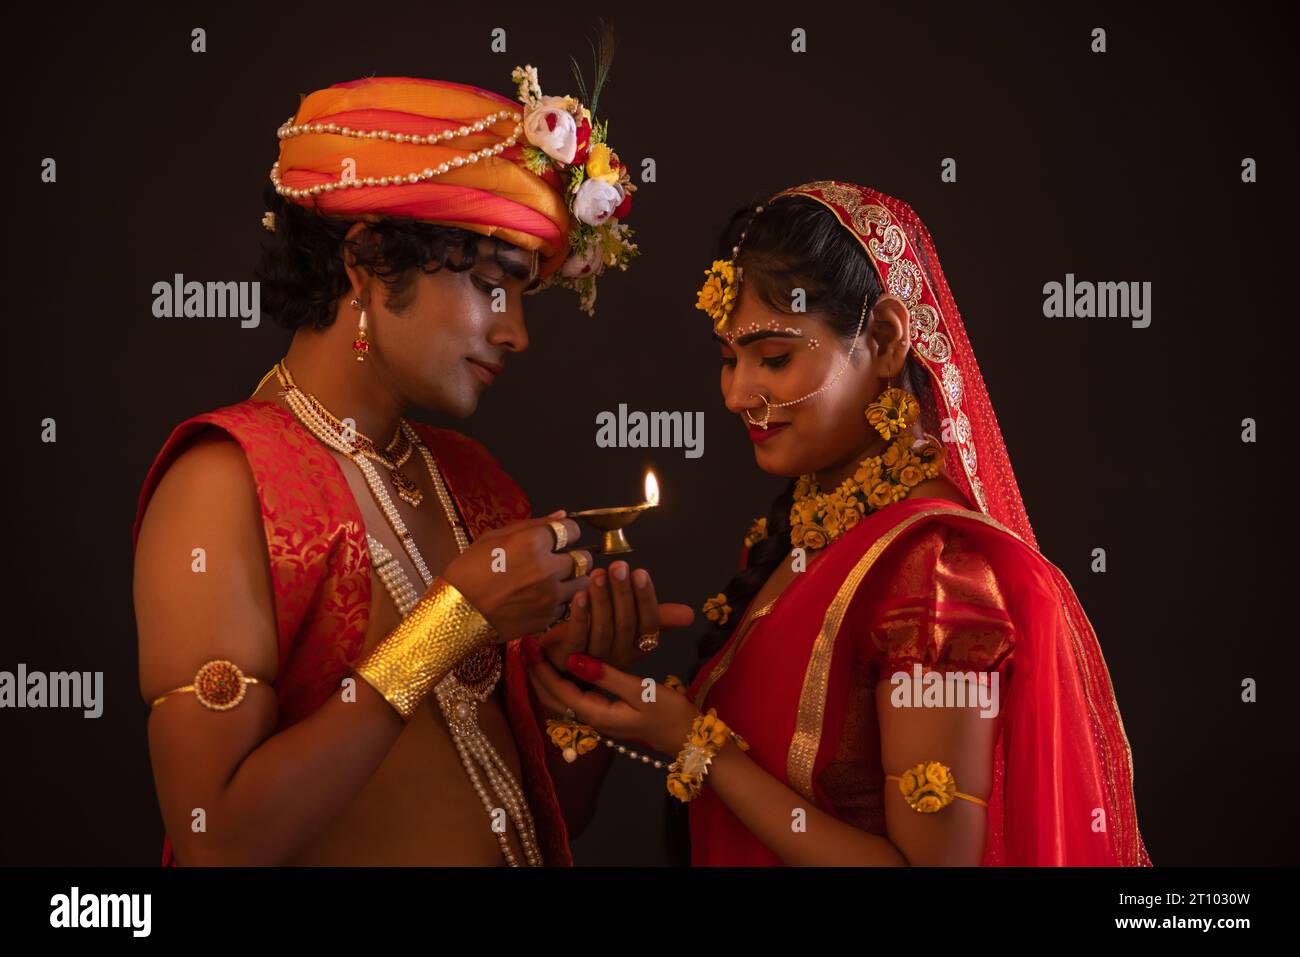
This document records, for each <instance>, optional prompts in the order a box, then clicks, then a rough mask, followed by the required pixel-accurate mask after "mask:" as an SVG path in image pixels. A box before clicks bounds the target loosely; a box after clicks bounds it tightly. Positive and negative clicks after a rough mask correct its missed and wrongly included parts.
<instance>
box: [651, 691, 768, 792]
mask: <svg viewBox="0 0 1300 957" xmlns="http://www.w3.org/2000/svg"><path fill="white" fill-rule="evenodd" d="M733 740H734V741H735V742H736V747H738V748H740V750H742V751H748V750H749V744H748V743H747V742H746V741H745V739H744V738H742V737H741V736H740V735H738V734H736V732H734V731H732V730H731V729H730V728H728V727H727V725H726V723H725V722H723V720H722V719H721V718H719V717H718V712H717V710H716V709H715V708H710V709H709V713H708V714H702V715H700V716H699V717H697V718H696V719H695V723H694V724H692V725H691V733H690V734H689V735H687V737H686V745H685V746H684V747H683V748H682V750H681V753H680V754H678V755H677V760H676V761H674V762H673V763H672V764H670V765H668V793H669V794H671V795H672V796H673V797H675V798H677V800H679V801H681V802H682V803H683V804H686V803H689V802H691V801H693V800H695V798H696V797H698V796H699V793H700V791H701V790H702V789H703V787H704V778H705V776H706V775H707V774H708V773H709V768H710V767H711V766H712V764H713V757H714V755H716V754H717V753H718V752H719V751H720V750H722V746H723V745H725V744H726V743H727V742H728V741H733Z"/></svg>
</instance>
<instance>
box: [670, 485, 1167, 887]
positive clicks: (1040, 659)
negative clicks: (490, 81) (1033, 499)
mask: <svg viewBox="0 0 1300 957" xmlns="http://www.w3.org/2000/svg"><path fill="white" fill-rule="evenodd" d="M948 529H951V530H955V531H957V532H959V533H960V536H961V538H962V539H964V540H965V542H967V543H969V545H970V546H971V548H972V551H973V552H975V553H977V554H978V556H979V558H980V559H982V560H983V561H984V562H987V565H988V566H989V567H990V568H991V570H992V573H993V575H994V576H995V577H996V581H997V584H998V586H1000V588H999V591H1000V594H1001V595H1002V596H1005V597H1004V598H1003V599H1002V601H1003V602H1004V603H1005V609H1006V613H1007V623H1008V626H1007V627H1006V628H1000V629H993V630H990V629H987V628H981V627H980V626H979V623H980V622H981V621H984V620H986V619H987V618H988V617H990V615H989V612H990V607H991V606H990V607H984V608H980V607H976V602H975V601H972V599H977V598H980V597H981V596H982V594H983V593H981V592H979V591H978V590H977V589H976V588H974V587H972V588H970V589H968V590H966V591H965V592H960V591H959V590H958V589H957V588H953V587H949V588H948V589H947V590H946V591H945V589H944V588H942V587H940V588H938V589H935V588H932V587H930V586H931V584H932V583H931V581H930V580H929V579H924V580H923V582H922V585H923V587H922V588H920V589H918V588H917V587H916V584H915V583H910V587H911V590H912V591H914V592H917V594H915V595H912V596H911V597H910V599H909V601H908V604H909V606H911V607H909V609H908V610H909V611H910V612H912V613H913V614H911V615H910V616H909V617H911V618H912V619H913V620H919V621H920V622H921V623H922V624H921V628H920V629H919V632H920V634H919V635H918V634H917V631H916V630H913V632H912V633H910V634H906V633H905V632H904V631H900V630H895V631H893V632H890V631H889V630H888V625H889V623H890V622H891V621H894V622H896V621H897V620H898V618H899V616H898V614H897V612H898V604H899V600H900V598H901V597H902V592H900V591H899V590H898V589H896V588H891V586H892V585H894V584H895V583H897V584H900V585H902V586H903V591H906V589H907V587H908V585H909V583H908V582H906V581H904V580H903V579H906V578H908V577H909V576H914V575H915V573H916V570H915V568H913V567H909V566H908V565H907V559H908V558H909V554H908V553H909V552H913V553H915V552H917V551H923V550H924V543H925V541H926V536H927V535H934V534H942V533H943V532H942V531H941V530H948ZM924 561H925V559H924V558H923V559H922V562H924ZM940 581H943V576H940ZM947 581H948V584H949V586H951V585H952V584H953V580H952V579H951V578H949V579H947ZM927 589H928V600H927V598H926V595H925V592H926V590H927ZM1067 596H1068V598H1070V599H1072V598H1073V592H1072V591H1071V590H1070V586H1069V583H1068V582H1067V581H1066V580H1065V578H1064V576H1063V575H1062V574H1061V572H1060V571H1059V570H1057V569H1056V568H1055V566H1053V565H1051V563H1049V562H1048V561H1047V560H1046V559H1044V558H1043V557H1042V556H1041V555H1039V554H1038V552H1037V551H1036V550H1034V549H1032V548H1030V547H1029V546H1028V545H1026V544H1025V543H1024V542H1022V541H1021V540H1020V539H1019V538H1017V537H1016V536H1015V535H1014V534H1013V533H1011V532H1010V531H1008V530H1007V529H1005V528H1003V527H1002V526H1001V525H1000V524H998V523H997V522H995V521H993V520H991V519H989V518H988V517H987V516H985V515H983V514H981V513H979V512H975V511H972V510H970V509H963V508H961V507H960V506H958V505H956V504H954V503H952V502H948V501H946V500H943V499H935V498H921V499H908V500H905V501H903V502H899V503H897V504H895V505H891V506H888V507H887V508H884V509H882V510H880V511H879V512H875V513H873V514H871V515H869V516H867V517H866V518H865V519H863V521H861V522H860V523H859V524H858V525H857V527H855V528H854V529H853V530H852V531H850V532H848V533H846V534H845V535H844V536H843V538H841V539H839V540H838V541H836V542H835V543H834V544H832V545H831V546H830V547H829V548H828V549H826V550H825V552H824V553H823V554H822V555H820V556H819V557H818V558H817V559H816V560H815V561H813V562H812V563H811V564H810V565H809V566H808V570H807V571H806V572H804V573H802V574H800V575H799V576H797V577H796V579H795V581H794V582H792V583H791V584H790V585H789V586H788V587H787V588H786V589H785V591H784V592H782V594H781V595H780V596H779V597H778V598H777V599H776V600H775V601H773V602H772V603H770V604H769V605H768V606H766V608H765V609H760V610H759V611H758V612H755V613H754V614H753V615H750V616H749V618H750V621H749V623H748V625H746V623H744V622H743V620H742V624H741V625H740V626H739V627H738V628H737V629H736V632H735V633H734V634H733V635H732V638H731V640H730V641H729V642H728V643H727V645H726V646H724V647H723V648H722V649H721V650H720V651H719V652H718V654H717V655H715V656H714V657H713V659H711V660H710V661H709V662H708V663H707V664H705V666H704V668H703V669H701V671H700V673H699V675H698V676H697V678H696V680H695V682H694V683H693V684H692V686H691V689H690V693H691V695H692V696H693V697H695V698H696V699H697V704H700V705H701V706H707V707H714V708H717V709H718V713H719V714H720V715H723V716H724V717H725V718H726V720H727V722H728V724H730V725H731V726H732V727H734V728H735V729H736V730H737V731H739V732H740V733H741V734H743V735H744V736H745V738H746V740H747V741H748V742H749V744H750V752H749V755H750V757H751V758H753V759H754V760H755V761H757V762H758V763H759V764H761V765H762V766H763V767H764V768H765V769H766V770H767V771H768V772H769V773H770V774H772V775H773V776H775V777H777V778H779V779H781V780H782V781H785V782H786V783H787V784H789V786H790V787H791V788H793V789H794V790H795V791H796V792H798V793H799V794H801V795H803V796H804V797H805V798H807V799H808V800H809V801H812V802H813V803H814V804H815V805H816V806H817V807H819V808H821V809H823V810H827V811H829V812H830V813H832V814H834V815H835V816H836V817H839V818H840V819H842V820H847V821H849V822H850V823H853V824H855V825H856V826H860V827H862V828H863V829H865V830H868V831H870V832H871V833H875V834H879V835H881V836H886V835H885V828H884V816H883V799H884V791H883V788H884V787H885V786H886V784H888V786H890V787H893V786H894V785H893V783H892V782H885V781H884V770H883V769H882V768H881V767H880V763H879V727H878V724H877V722H876V718H875V697H874V685H875V683H876V681H877V680H887V679H888V676H889V675H890V674H892V673H893V672H894V671H895V670H898V669H903V670H909V671H910V662H913V661H917V662H920V663H921V664H922V665H923V667H924V668H926V669H931V668H933V669H936V670H944V671H946V670H998V671H1000V672H1001V673H1002V675H1003V677H1002V679H1001V680H1002V695H1001V711H1002V720H1003V728H1002V733H1001V735H1000V736H999V739H998V742H997V745H996V750H995V755H994V776H993V793H992V796H991V798H990V801H989V809H988V815H989V817H988V820H989V831H988V838H987V842H986V845H985V852H984V858H983V861H982V863H983V864H985V865H1136V864H1148V863H1150V861H1149V859H1148V858H1147V856H1146V851H1145V848H1144V846H1143V844H1142V839H1141V837H1140V835H1139V833H1138V828H1137V817H1136V811H1135V808H1134V803H1133V781H1132V774H1133V772H1132V761H1131V757H1130V754H1129V749H1128V742H1127V739H1126V738H1125V735H1124V728H1123V724H1122V722H1121V721H1120V716H1119V711H1118V708H1117V706H1116V704H1115V700H1114V696H1113V693H1112V691H1111V686H1110V681H1109V677H1108V675H1107V673H1106V668H1105V664H1104V662H1103V661H1102V659H1101V655H1100V651H1099V650H1098V649H1097V647H1096V642H1095V639H1092V631H1091V627H1090V626H1089V624H1088V621H1087V618H1086V617H1081V616H1080V617H1076V616H1075V614H1074V613H1073V612H1072V611H1071V604H1072V603H1071V602H1070V601H1069V600H1068V599H1067ZM918 601H919V602H924V611H922V612H919V613H917V612H916V610H915V609H916V606H915V605H914V604H912V603H914V602H918ZM944 622H947V623H948V630H947V631H945V630H944V628H943V623H944ZM1008 636H1014V639H1013V644H1014V650H1012V651H1011V652H1010V654H1009V655H1007V654H1006V651H1007V647H1006V646H1007V645H1008V644H1011V643H1012V642H1011V641H1009V640H1008ZM737 645H739V647H740V650H739V651H737V650H736V647H737ZM701 692H703V695H701ZM846 738H847V739H849V741H848V747H846V746H845V739H846ZM873 745H874V749H873ZM845 753H848V754H849V755H851V756H852V757H853V759H854V760H855V761H859V762H860V764H861V765H862V766H861V767H859V768H857V769H856V770H857V774H856V775H850V774H846V769H845V768H844V767H843V766H842V765H843V764H844V763H845V761H844V755H845ZM873 758H874V760H873ZM837 764H838V765H841V766H840V767H836V765H837ZM1099 808H1100V809H1101V813H1098V812H1097V810H1096V809H1099ZM1103 814H1104V817H1103V816H1102V815H1103ZM1098 822H1101V823H1098ZM690 827H691V846H692V862H693V863H694V864H697V865H727V866H762V865H776V864H779V863H780V861H779V860H778V859H777V858H776V856H775V855H774V854H772V852H771V851H769V850H768V849H767V848H766V847H764V846H763V845H762V844H761V843H760V842H759V841H758V840H757V839H756V838H755V837H754V836H753V835H752V834H751V833H750V832H749V831H748V829H747V828H746V827H745V826H744V825H743V824H742V823H741V822H740V820H739V819H738V818H736V817H735V815H733V814H732V813H731V812H730V810H728V809H727V807H726V805H725V804H723V803H722V801H720V800H719V799H718V798H717V796H716V795H715V794H714V793H713V792H711V791H710V790H709V789H708V788H705V790H704V791H703V792H702V793H701V795H700V797H698V798H697V799H696V800H695V801H693V802H691V805H690Z"/></svg>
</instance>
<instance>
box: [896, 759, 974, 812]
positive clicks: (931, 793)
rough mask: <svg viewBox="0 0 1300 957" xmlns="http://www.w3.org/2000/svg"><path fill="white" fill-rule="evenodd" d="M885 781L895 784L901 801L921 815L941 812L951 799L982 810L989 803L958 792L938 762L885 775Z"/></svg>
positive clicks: (945, 770)
mask: <svg viewBox="0 0 1300 957" xmlns="http://www.w3.org/2000/svg"><path fill="white" fill-rule="evenodd" d="M885 780H886V781H897V782H898V789H899V790H900V791H902V792H903V800H904V801H906V802H907V803H908V806H909V807H911V808H912V810H914V811H916V812H918V813H920V814H934V813H935V812H936V811H942V810H943V809H944V808H946V807H947V806H948V805H949V804H951V803H952V802H953V799H954V798H963V799H964V800H967V801H970V802H972V803H974V804H978V805H980V806H981V807H988V802H986V801H984V800H982V799H980V798H977V797H975V796H974V795H973V794H963V793H962V792H961V791H958V790H957V781H956V779H955V778H954V777H953V776H952V771H951V770H950V769H949V768H948V766H947V765H944V764H940V763H939V762H938V761H922V762H921V763H920V764H918V765H916V766H915V767H912V768H908V769H907V771H905V772H904V773H903V774H886V775H885Z"/></svg>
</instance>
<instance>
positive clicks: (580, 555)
mask: <svg viewBox="0 0 1300 957" xmlns="http://www.w3.org/2000/svg"><path fill="white" fill-rule="evenodd" d="M565 554H567V555H568V556H569V557H570V558H571V559H573V577H574V578H581V577H582V576H583V575H585V574H587V572H589V571H591V559H590V558H589V557H588V556H587V553H586V552H584V551H583V550H582V549H579V548H575V549H574V550H573V551H571V552H566V553H565Z"/></svg>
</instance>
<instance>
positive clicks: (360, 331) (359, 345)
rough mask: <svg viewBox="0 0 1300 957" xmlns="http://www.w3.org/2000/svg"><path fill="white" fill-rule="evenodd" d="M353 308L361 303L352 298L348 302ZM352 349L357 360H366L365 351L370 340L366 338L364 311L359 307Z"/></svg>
mask: <svg viewBox="0 0 1300 957" xmlns="http://www.w3.org/2000/svg"><path fill="white" fill-rule="evenodd" d="M349 305H350V306H352V308H353V309H360V308H361V303H360V302H359V301H358V300H356V299H353V300H352V302H351V303H349ZM352 351H353V352H354V353H356V356H357V361H358V362H365V361H366V353H367V352H369V351H370V342H369V340H368V339H367V338H366V311H365V310H364V309H361V318H360V319H359V320H358V321H357V337H356V338H355V339H353V340H352Z"/></svg>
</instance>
